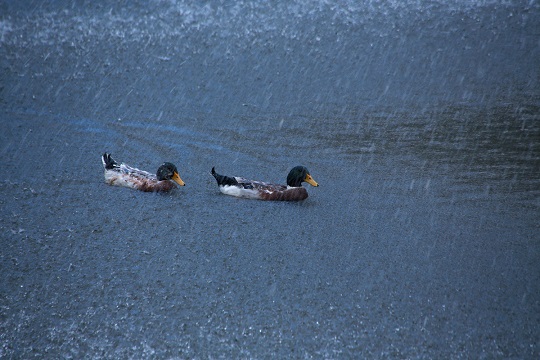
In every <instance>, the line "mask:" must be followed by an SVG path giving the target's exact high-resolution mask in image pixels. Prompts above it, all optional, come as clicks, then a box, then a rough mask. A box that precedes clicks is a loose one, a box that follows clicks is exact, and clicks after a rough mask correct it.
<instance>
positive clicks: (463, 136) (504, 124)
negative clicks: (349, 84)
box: [315, 105, 540, 207]
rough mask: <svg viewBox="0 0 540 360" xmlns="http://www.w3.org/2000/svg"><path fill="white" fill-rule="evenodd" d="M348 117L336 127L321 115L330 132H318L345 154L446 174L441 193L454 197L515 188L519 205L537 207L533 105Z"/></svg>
mask: <svg viewBox="0 0 540 360" xmlns="http://www.w3.org/2000/svg"><path fill="white" fill-rule="evenodd" d="M350 116H351V117H350V118H347V117H346V116H345V117H344V118H343V119H342V121H341V122H340V121H338V122H337V126H336V123H333V122H332V121H331V120H329V119H326V121H327V122H329V123H331V124H333V126H331V128H333V129H334V131H331V130H330V127H329V128H328V129H325V131H319V132H318V133H317V135H315V136H317V137H318V138H319V140H321V141H324V143H325V144H326V145H327V146H329V147H331V148H333V149H334V150H335V151H336V152H339V153H341V154H343V155H345V156H346V157H347V158H348V159H349V160H360V161H361V162H363V163H365V164H367V165H368V166H370V165H371V164H372V163H373V162H374V161H387V162H388V163H390V164H393V165H392V166H398V167H400V168H403V170H404V171H411V172H413V173H417V174H418V173H420V174H423V175H424V176H425V177H426V178H428V179H430V178H432V177H439V178H440V177H443V178H446V180H448V184H449V186H450V188H447V189H445V190H444V191H443V192H442V195H443V197H444V196H445V194H446V196H449V197H451V199H452V201H459V200H465V201H466V200H467V197H468V198H469V200H475V199H477V195H478V194H480V195H481V197H484V196H486V195H489V194H513V196H517V197H519V198H520V199H521V200H522V201H523V205H525V204H528V205H529V206H535V207H538V206H539V205H540V202H539V198H540V142H539V141H538V140H539V139H540V123H539V121H538V120H540V108H539V107H537V106H533V105H527V106H518V107H515V106H507V107H504V106H499V107H493V108H489V109H484V108H472V107H470V106H450V107H446V108H441V109H437V110H432V111H419V112H414V109H411V110H403V111H399V112H396V111H393V112H390V111H388V112H386V111H382V112H381V111H379V112H372V113H369V112H366V113H362V114H360V115H359V114H352V113H351V114H350ZM354 118H356V120H351V119H354ZM335 129H341V130H335ZM475 194H476V195H475Z"/></svg>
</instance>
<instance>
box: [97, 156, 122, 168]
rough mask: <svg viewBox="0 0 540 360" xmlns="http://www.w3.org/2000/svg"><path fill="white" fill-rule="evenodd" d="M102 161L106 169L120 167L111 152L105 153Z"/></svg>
mask: <svg viewBox="0 0 540 360" xmlns="http://www.w3.org/2000/svg"><path fill="white" fill-rule="evenodd" d="M101 162H103V167H104V168H105V169H106V170H111V169H114V168H117V167H118V164H117V163H116V161H114V159H113V158H112V156H111V154H109V153H104V154H103V156H102V157H101Z"/></svg>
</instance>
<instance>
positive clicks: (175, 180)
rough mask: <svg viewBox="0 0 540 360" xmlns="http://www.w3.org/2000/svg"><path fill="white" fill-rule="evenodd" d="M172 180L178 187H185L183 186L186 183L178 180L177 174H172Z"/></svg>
mask: <svg viewBox="0 0 540 360" xmlns="http://www.w3.org/2000/svg"><path fill="white" fill-rule="evenodd" d="M172 179H173V181H174V182H175V183H177V184H178V185H180V186H185V185H186V183H184V181H183V180H182V179H180V175H178V173H177V172H175V173H174V174H173V177H172Z"/></svg>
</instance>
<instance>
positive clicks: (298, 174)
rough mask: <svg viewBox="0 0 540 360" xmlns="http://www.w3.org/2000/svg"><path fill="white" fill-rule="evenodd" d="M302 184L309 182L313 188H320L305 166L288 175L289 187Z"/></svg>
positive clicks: (293, 170)
mask: <svg viewBox="0 0 540 360" xmlns="http://www.w3.org/2000/svg"><path fill="white" fill-rule="evenodd" d="M302 182H307V183H308V184H310V185H313V186H319V184H317V182H316V181H315V180H313V178H312V177H311V175H310V174H309V171H308V169H306V167H305V166H295V167H293V168H292V169H291V171H290V172H289V175H287V185H289V186H291V187H299V186H302Z"/></svg>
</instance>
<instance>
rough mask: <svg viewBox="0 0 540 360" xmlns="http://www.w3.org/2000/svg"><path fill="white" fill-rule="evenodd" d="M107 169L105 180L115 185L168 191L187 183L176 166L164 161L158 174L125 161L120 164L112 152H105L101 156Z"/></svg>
mask: <svg viewBox="0 0 540 360" xmlns="http://www.w3.org/2000/svg"><path fill="white" fill-rule="evenodd" d="M101 161H102V162H103V168H104V169H105V182H106V183H107V184H109V185H113V186H124V187H128V188H132V189H136V190H141V191H145V192H166V191H170V190H172V189H174V188H176V185H175V183H176V184H178V185H180V186H185V185H186V184H185V183H184V181H183V180H182V179H181V178H180V175H178V170H177V168H176V166H175V165H174V164H172V163H170V162H164V163H163V164H162V165H161V166H160V167H159V168H158V169H157V172H156V174H155V175H154V174H151V173H149V172H147V171H144V170H139V169H137V168H134V167H131V166H129V165H126V164H124V163H121V164H118V163H117V162H116V161H114V159H113V158H112V156H111V154H109V153H104V154H103V156H102V157H101Z"/></svg>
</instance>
